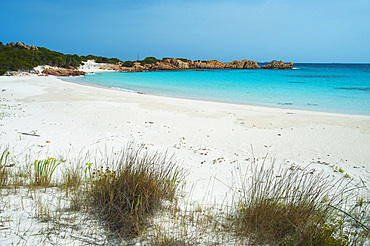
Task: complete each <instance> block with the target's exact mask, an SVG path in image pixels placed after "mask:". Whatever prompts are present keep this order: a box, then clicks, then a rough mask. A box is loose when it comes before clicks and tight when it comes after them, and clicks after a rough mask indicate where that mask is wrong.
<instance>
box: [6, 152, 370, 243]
mask: <svg viewBox="0 0 370 246" xmlns="http://www.w3.org/2000/svg"><path fill="white" fill-rule="evenodd" d="M91 159H94V160H95V161H94V162H91ZM23 161H25V163H23V164H24V166H25V168H18V165H19V164H20V163H19V162H17V161H15V159H14V158H13V156H12V155H11V154H10V153H9V151H8V149H7V148H5V149H2V150H1V152H0V184H2V187H1V188H0V199H1V204H2V207H1V210H0V226H3V227H2V230H1V231H0V233H5V232H6V233H10V232H11V231H16V232H17V234H14V235H21V239H20V240H27V242H28V243H31V240H29V239H30V237H34V236H42V235H44V237H45V239H44V240H45V241H43V242H45V243H49V242H53V244H58V245H59V244H65V241H63V240H66V239H68V238H73V239H75V240H79V241H78V243H77V244H90V245H91V244H102V245H103V244H109V245H121V244H123V245H134V244H135V243H136V244H139V243H141V245H366V243H368V242H369V240H370V238H369V237H370V229H369V223H370V221H369V214H368V212H369V200H368V197H362V196H359V195H358V194H357V193H356V192H354V191H355V190H358V188H354V187H353V186H351V187H349V182H350V181H349V180H348V179H347V178H344V177H343V178H342V179H341V180H339V181H336V182H333V180H332V179H331V178H330V177H327V176H324V175H323V174H313V173H311V172H309V171H307V170H306V169H300V168H298V167H296V168H291V169H280V170H277V171H276V170H274V169H272V168H265V167H264V166H263V165H262V166H258V165H257V163H254V162H253V163H252V164H253V166H254V167H253V168H252V169H251V170H248V172H247V173H246V174H245V175H243V174H242V173H241V171H240V170H239V171H240V173H238V175H240V182H239V183H238V182H237V179H234V183H233V185H232V186H233V187H238V188H235V189H236V190H234V193H233V194H232V197H233V198H234V203H232V204H226V205H212V204H208V205H205V204H204V205H200V204H189V203H187V202H186V201H185V199H186V196H185V195H184V194H182V193H181V192H180V189H179V188H180V186H181V185H182V184H183V177H184V170H180V169H179V168H178V167H177V162H176V161H174V160H173V159H172V158H166V156H165V155H160V154H158V153H156V154H148V152H146V151H144V149H143V148H140V147H134V146H132V145H130V146H128V147H127V148H126V149H124V150H123V151H122V152H120V153H114V154H112V155H108V157H107V156H103V157H102V158H100V157H97V156H92V157H91V156H86V157H85V158H80V159H78V158H76V159H75V160H72V161H71V160H69V161H67V160H66V159H64V158H46V159H43V160H35V161H32V159H31V158H30V157H29V156H27V158H26V159H25V160H23ZM14 162H15V163H16V164H15V166H14V165H13V164H10V163H14ZM4 168H6V169H4ZM4 170H6V172H4ZM27 172H29V173H27ZM2 173H6V176H5V175H1V174H2ZM54 173H55V174H54ZM251 173H252V174H251ZM57 174H61V175H59V176H58V175H57ZM247 174H248V175H247ZM4 177H5V178H4ZM51 177H53V180H54V183H53V184H54V185H55V186H51V185H50V184H51V182H50V181H51ZM22 180H23V181H22ZM41 180H48V181H45V182H44V184H47V185H44V186H43V187H45V189H38V188H39V187H40V185H41ZM235 180H236V181H235ZM36 181H37V182H36ZM22 187H24V188H22ZM22 189H24V191H22ZM11 191H14V195H13V193H12V192H11ZM64 191H65V192H64ZM15 195H18V196H19V197H21V201H17V200H16V202H17V203H18V204H21V205H19V206H22V207H23V206H25V208H24V209H17V208H15V210H14V211H20V210H26V212H27V213H28V214H29V215H28V216H27V217H31V214H33V215H32V216H33V218H35V219H37V220H38V221H40V222H43V223H41V224H43V225H44V226H48V228H47V229H42V230H40V231H37V232H34V231H32V230H33V229H31V227H29V226H28V224H27V225H26V226H24V225H22V224H21V223H22V222H23V220H21V218H14V217H12V216H13V215H10V216H9V217H7V216H6V215H4V212H5V211H6V210H8V209H10V205H9V204H10V201H11V200H13V199H14V197H15ZM7 197H9V200H7ZM27 204H31V206H29V205H27ZM53 204H54V205H53ZM55 204H56V206H55ZM12 206H15V205H12ZM30 207H32V209H31V210H34V211H33V212H32V211H31V210H30ZM44 222H46V223H44ZM5 223H6V226H4V225H5ZM15 223H19V224H18V225H17V226H18V228H14V226H13V225H14V224H15ZM12 226H13V227H12ZM101 226H103V229H99V228H101ZM22 228H25V229H24V230H25V231H22V230H23V229H22ZM73 228H75V229H73ZM91 228H95V229H93V231H86V230H90V229H91ZM94 230H96V231H94ZM70 233H74V234H73V235H72V234H70ZM78 233H80V234H78ZM1 235H6V234H1ZM69 235H71V236H69ZM76 235H77V236H76ZM86 235H89V236H88V237H87V236H86ZM102 235H105V236H102ZM102 237H103V238H102ZM104 237H105V238H104ZM0 238H1V237H0ZM8 238H9V237H8ZM56 238H59V239H58V240H60V241H59V242H58V240H57V239H56ZM38 240H39V239H38ZM366 240H367V241H366ZM71 243H72V242H71ZM0 244H1V239H0Z"/></svg>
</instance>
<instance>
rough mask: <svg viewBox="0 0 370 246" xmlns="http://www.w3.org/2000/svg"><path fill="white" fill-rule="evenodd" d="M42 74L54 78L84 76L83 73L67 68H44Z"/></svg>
mask: <svg viewBox="0 0 370 246" xmlns="http://www.w3.org/2000/svg"><path fill="white" fill-rule="evenodd" d="M42 73H43V74H45V75H54V76H80V75H85V74H86V73H85V72H82V71H78V70H75V69H69V68H45V69H44V71H43V72H42Z"/></svg>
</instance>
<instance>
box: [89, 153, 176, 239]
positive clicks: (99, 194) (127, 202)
mask: <svg viewBox="0 0 370 246" xmlns="http://www.w3.org/2000/svg"><path fill="white" fill-rule="evenodd" d="M111 166H113V168H112V170H111V169H110V168H109V166H107V167H103V166H102V167H101V168H100V169H98V170H96V169H95V170H93V173H92V176H91V182H90V189H89V195H88V196H89V197H90V204H89V205H90V206H91V209H92V211H93V212H95V213H97V214H98V215H99V217H100V218H101V219H102V220H103V221H105V223H106V224H107V226H108V228H109V229H110V230H111V231H115V232H118V233H119V235H120V236H122V237H130V236H137V235H139V233H140V232H142V231H143V229H144V227H145V225H146V224H147V223H148V218H149V216H151V215H153V213H154V212H155V211H156V210H157V209H158V208H160V206H161V203H162V202H163V200H172V199H174V197H175V194H176V190H177V187H178V184H179V181H180V180H179V172H178V171H177V167H176V163H175V162H173V161H171V160H169V161H167V160H166V159H165V157H161V156H160V155H158V154H156V155H154V156H149V155H148V154H145V153H142V149H138V150H135V149H130V148H127V149H126V153H124V154H123V155H122V157H121V159H120V160H119V161H118V162H117V163H113V164H111Z"/></svg>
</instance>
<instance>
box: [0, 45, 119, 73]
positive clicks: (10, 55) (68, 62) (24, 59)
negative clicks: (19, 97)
mask: <svg viewBox="0 0 370 246" xmlns="http://www.w3.org/2000/svg"><path fill="white" fill-rule="evenodd" d="M89 59H94V60H95V61H96V62H101V63H111V64H115V63H117V62H120V60H119V59H117V58H106V57H101V56H93V55H88V56H78V55H76V54H74V55H69V54H67V55H66V54H63V53H60V52H56V51H51V50H49V49H46V48H43V47H38V50H32V49H27V48H25V47H23V46H19V45H15V46H11V47H7V46H4V45H2V44H0V75H3V74H4V73H5V72H6V71H18V70H31V69H33V68H34V67H37V66H39V65H50V66H56V67H63V68H76V67H78V66H79V65H81V64H82V61H87V60H89Z"/></svg>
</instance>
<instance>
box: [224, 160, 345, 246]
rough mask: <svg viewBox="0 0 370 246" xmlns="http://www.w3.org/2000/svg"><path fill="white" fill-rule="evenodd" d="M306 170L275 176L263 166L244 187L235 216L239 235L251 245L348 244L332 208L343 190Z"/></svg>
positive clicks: (279, 172)
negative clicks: (335, 188) (336, 188)
mask: <svg viewBox="0 0 370 246" xmlns="http://www.w3.org/2000/svg"><path fill="white" fill-rule="evenodd" d="M334 185H338V183H337V184H333V182H330V181H329V179H328V178H325V177H324V176H323V175H322V174H321V175H312V174H310V173H309V172H305V170H299V169H298V168H296V169H293V170H291V169H287V170H279V171H278V173H275V172H274V170H273V169H267V170H265V169H264V168H263V166H262V167H261V168H260V169H257V168H256V169H255V170H254V174H253V175H252V176H251V178H249V179H246V181H245V182H244V183H243V186H244V187H243V192H242V195H241V197H240V198H239V200H238V201H237V208H236V211H235V213H234V214H232V216H230V218H229V219H230V221H231V224H232V226H231V227H232V228H233V230H234V231H235V234H236V235H237V236H238V237H240V238H246V239H247V240H249V241H250V242H253V243H252V244H273V245H347V243H348V238H349V237H348V235H347V234H345V233H344V231H343V226H342V224H341V222H340V220H337V219H336V218H337V216H336V213H335V210H334V209H333V207H336V206H339V204H341V203H342V202H343V200H342V199H343V197H344V194H345V190H344V189H339V190H336V191H335V192H334V193H333V190H334V187H335V186H334Z"/></svg>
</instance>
